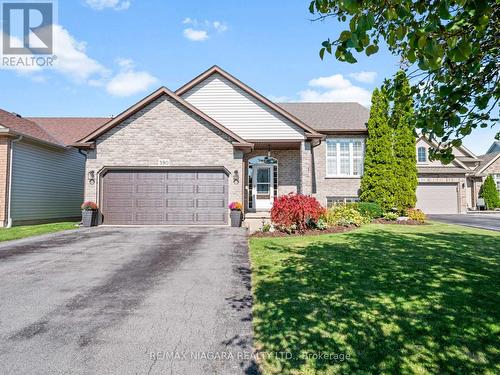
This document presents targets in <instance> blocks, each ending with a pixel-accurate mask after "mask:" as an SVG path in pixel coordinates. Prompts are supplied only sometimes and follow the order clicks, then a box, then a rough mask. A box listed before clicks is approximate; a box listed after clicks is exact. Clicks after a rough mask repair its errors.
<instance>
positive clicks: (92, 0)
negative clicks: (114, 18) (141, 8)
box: [86, 0, 132, 10]
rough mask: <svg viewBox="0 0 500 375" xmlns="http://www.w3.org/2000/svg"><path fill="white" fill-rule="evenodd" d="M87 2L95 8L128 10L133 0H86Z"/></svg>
mask: <svg viewBox="0 0 500 375" xmlns="http://www.w3.org/2000/svg"><path fill="white" fill-rule="evenodd" d="M86 3H87V5H88V6H89V7H91V8H92V9H95V10H103V9H106V8H111V9H114V10H127V9H128V8H130V5H131V3H132V2H131V1H129V0H86Z"/></svg>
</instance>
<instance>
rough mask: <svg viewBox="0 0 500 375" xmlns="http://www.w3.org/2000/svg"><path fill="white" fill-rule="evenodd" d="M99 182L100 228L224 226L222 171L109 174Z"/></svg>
mask: <svg viewBox="0 0 500 375" xmlns="http://www.w3.org/2000/svg"><path fill="white" fill-rule="evenodd" d="M102 181H103V182H102V183H103V195H102V214H103V222H104V224H120V225H127V224H128V225H130V224H138V225H158V224H190V225H192V224H227V196H228V194H227V175H226V174H225V173H224V172H222V171H205V170H199V171H191V170H186V171H179V170H175V171H109V172H107V173H106V174H105V175H104V177H103V180H102Z"/></svg>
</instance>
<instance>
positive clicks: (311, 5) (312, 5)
mask: <svg viewBox="0 0 500 375" xmlns="http://www.w3.org/2000/svg"><path fill="white" fill-rule="evenodd" d="M314 4H315V1H311V4H309V13H312V14H314V10H315V7H314Z"/></svg>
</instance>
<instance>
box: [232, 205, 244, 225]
mask: <svg viewBox="0 0 500 375" xmlns="http://www.w3.org/2000/svg"><path fill="white" fill-rule="evenodd" d="M242 208H243V205H242V204H241V203H240V202H231V204H230V205H229V209H230V210H231V226H232V227H241V219H242V214H241V210H242Z"/></svg>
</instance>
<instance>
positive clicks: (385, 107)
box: [360, 89, 396, 210]
mask: <svg viewBox="0 0 500 375" xmlns="http://www.w3.org/2000/svg"><path fill="white" fill-rule="evenodd" d="M388 111H389V103H388V99H387V94H386V92H385V90H384V89H381V90H379V89H375V91H373V97H372V107H371V110H370V118H369V120H368V138H367V140H366V151H365V162H364V163H365V164H364V174H363V177H362V179H361V194H360V198H361V200H362V201H364V202H377V203H378V204H380V206H381V207H382V208H383V209H384V210H390V209H392V208H393V207H394V191H395V186H396V183H395V176H394V172H393V171H394V155H393V151H392V128H391V127H390V126H389V118H388Z"/></svg>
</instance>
